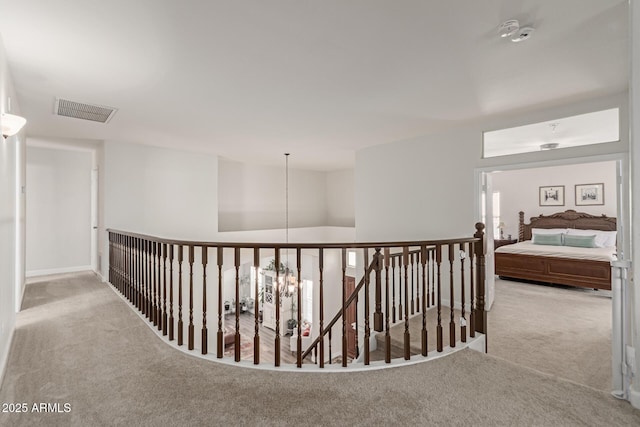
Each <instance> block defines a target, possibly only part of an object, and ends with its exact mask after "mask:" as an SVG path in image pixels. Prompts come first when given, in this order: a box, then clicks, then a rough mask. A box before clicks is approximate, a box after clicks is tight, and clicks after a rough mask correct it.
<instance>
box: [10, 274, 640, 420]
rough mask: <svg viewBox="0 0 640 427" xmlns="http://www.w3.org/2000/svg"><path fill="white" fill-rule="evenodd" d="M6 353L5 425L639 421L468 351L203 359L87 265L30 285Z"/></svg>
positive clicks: (614, 405) (575, 389)
mask: <svg viewBox="0 0 640 427" xmlns="http://www.w3.org/2000/svg"><path fill="white" fill-rule="evenodd" d="M9 358H10V360H9V364H8V367H7V372H6V375H5V378H4V381H3V383H2V388H1V389H0V402H1V403H3V404H4V403H7V404H8V403H22V402H24V403H26V404H27V407H28V411H27V412H26V413H4V412H3V413H0V424H1V425H7V426H8V425H11V426H23V425H47V426H56V425H60V426H63V425H74V426H103V425H105V426H109V425H127V426H129V425H136V426H160V425H225V426H235V425H249V426H253V425H300V424H305V425H309V424H311V425H394V426H395V425H402V426H405V425H425V424H436V425H482V426H495V425H504V426H507V425H509V426H513V425H549V426H551V425H553V426H556V425H593V426H600V425H608V426H613V425H616V426H617V425H620V426H623V425H640V411H638V410H635V409H633V408H632V407H631V406H630V405H629V404H628V403H626V402H622V401H617V400H615V399H614V398H613V397H611V396H610V395H609V394H607V393H605V392H602V391H598V390H595V389H593V388H589V387H583V386H580V385H577V384H575V383H572V382H568V381H564V380H560V379H557V378H554V377H552V376H549V375H545V374H542V373H539V372H537V371H534V370H530V369H527V368H522V367H520V366H517V365H515V364H512V363H510V362H506V361H502V360H499V359H497V358H494V357H491V356H488V355H484V354H481V353H477V352H473V351H470V350H463V351H459V352H457V353H455V354H453V355H451V356H449V357H445V358H441V359H437V360H433V361H431V362H427V363H418V364H414V365H411V366H405V367H398V368H391V369H384V370H376V371H370V372H350V373H325V374H318V373H290V372H273V371H262V370H256V369H246V368H240V367H233V366H227V365H222V364H218V363H215V362H209V361H205V360H201V359H198V358H196V357H192V356H189V355H185V354H183V353H182V352H180V351H177V350H175V349H174V348H172V347H170V346H168V345H166V344H165V343H164V342H163V341H162V340H161V339H159V338H158V337H157V336H156V335H155V334H154V333H153V332H152V331H151V330H150V328H148V327H147V326H146V325H145V324H144V323H143V321H142V320H141V319H140V318H139V317H138V316H137V315H136V314H135V313H134V312H133V311H132V310H131V308H129V307H128V306H127V305H126V303H125V302H124V301H123V300H122V299H121V298H119V297H118V296H117V295H116V294H115V293H114V292H113V290H112V289H109V285H106V284H103V283H100V282H99V281H98V280H97V279H96V278H95V277H94V276H93V275H92V274H88V273H84V274H78V275H74V276H68V277H62V278H57V279H55V280H44V281H41V282H39V283H32V284H29V285H28V286H27V290H26V295H25V302H24V310H23V311H22V312H21V313H20V314H19V315H18V324H17V329H16V333H15V336H14V340H13V344H12V348H11V353H10V357H9ZM34 403H36V404H39V403H45V404H47V403H48V404H50V405H49V406H48V408H49V409H54V408H56V409H57V410H59V411H60V412H53V413H52V412H44V413H43V412H35V411H34V410H33V408H34V406H33V404H34ZM56 404H57V405H56ZM65 404H68V405H67V406H65ZM41 407H42V406H40V405H36V408H41ZM44 407H47V405H45V406H44ZM67 408H69V411H68V412H65V410H66V409H67Z"/></svg>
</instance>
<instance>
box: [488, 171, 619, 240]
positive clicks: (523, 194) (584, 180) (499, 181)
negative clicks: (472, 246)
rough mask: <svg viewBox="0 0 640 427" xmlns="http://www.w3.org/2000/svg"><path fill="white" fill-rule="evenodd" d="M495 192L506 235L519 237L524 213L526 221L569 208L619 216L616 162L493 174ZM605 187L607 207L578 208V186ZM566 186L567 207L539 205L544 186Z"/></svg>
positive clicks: (565, 205) (605, 203) (594, 213)
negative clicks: (519, 226)
mask: <svg viewBox="0 0 640 427" xmlns="http://www.w3.org/2000/svg"><path fill="white" fill-rule="evenodd" d="M492 178H493V191H497V192H499V193H500V211H501V215H500V217H501V220H502V221H503V222H504V223H505V229H504V234H505V236H507V235H508V234H511V235H512V236H514V237H515V238H517V236H518V212H520V211H523V212H524V214H525V222H527V223H528V222H529V218H531V217H533V216H538V215H549V214H552V213H555V212H561V211H564V210H567V209H573V210H576V211H578V212H586V213H589V214H592V215H602V214H604V215H607V216H611V217H616V216H617V214H618V212H617V195H616V165H615V162H613V161H609V162H596V163H587V164H580V165H563V166H552V167H545V168H532V169H521V170H508V171H502V172H494V173H493V175H492ZM593 183H603V184H604V205H597V206H576V204H575V185H577V184H593ZM560 185H564V191H565V194H564V196H565V203H564V206H539V200H538V192H539V187H541V186H560Z"/></svg>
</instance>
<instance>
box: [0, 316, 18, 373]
mask: <svg viewBox="0 0 640 427" xmlns="http://www.w3.org/2000/svg"><path fill="white" fill-rule="evenodd" d="M15 330H16V328H15V325H14V326H13V328H11V332H9V340H8V341H7V347H6V350H5V351H4V354H2V355H0V384H3V383H4V374H5V373H6V371H7V363H8V362H9V351H11V344H12V343H13V335H14V332H15Z"/></svg>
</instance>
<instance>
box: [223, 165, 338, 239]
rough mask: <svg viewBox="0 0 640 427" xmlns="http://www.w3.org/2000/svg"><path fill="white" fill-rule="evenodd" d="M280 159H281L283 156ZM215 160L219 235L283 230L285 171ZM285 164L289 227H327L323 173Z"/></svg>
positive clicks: (280, 168) (324, 178) (276, 168)
mask: <svg viewBox="0 0 640 427" xmlns="http://www.w3.org/2000/svg"><path fill="white" fill-rule="evenodd" d="M283 157H284V156H283ZM282 160H283V163H282V166H281V167H280V166H264V165H255V164H248V163H241V162H235V161H231V160H226V159H222V158H220V159H219V174H218V210H219V223H218V229H219V231H246V230H263V229H274V228H284V225H285V205H286V203H285V201H286V200H285V183H286V180H285V167H284V158H283V159H282ZM292 163H293V162H292V160H291V159H290V161H289V227H315V226H325V225H327V186H326V177H325V173H324V172H318V171H308V170H301V169H296V168H295V166H294V164H292Z"/></svg>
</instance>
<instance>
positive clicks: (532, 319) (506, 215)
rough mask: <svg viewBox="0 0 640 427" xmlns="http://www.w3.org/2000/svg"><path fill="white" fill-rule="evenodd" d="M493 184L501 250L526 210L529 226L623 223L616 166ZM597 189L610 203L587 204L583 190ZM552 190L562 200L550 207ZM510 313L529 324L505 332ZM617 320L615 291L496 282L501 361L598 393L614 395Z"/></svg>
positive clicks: (517, 173)
mask: <svg viewBox="0 0 640 427" xmlns="http://www.w3.org/2000/svg"><path fill="white" fill-rule="evenodd" d="M491 181H492V186H493V192H494V194H496V193H497V194H499V196H497V197H495V196H494V200H499V202H498V203H496V205H498V204H499V206H497V209H496V210H499V214H498V213H497V212H496V213H495V214H494V223H497V224H499V225H502V235H503V237H502V239H500V231H499V228H497V229H496V230H495V234H496V239H498V241H499V243H498V242H496V244H495V245H496V246H499V245H510V244H512V243H513V242H514V241H515V240H517V239H518V234H519V233H518V231H519V230H518V222H519V212H520V211H523V212H524V222H525V223H526V224H528V223H529V222H530V218H531V217H537V216H539V215H544V216H548V215H552V214H555V213H557V212H564V211H566V210H570V209H571V210H575V211H577V212H584V213H587V214H591V215H595V216H600V215H606V216H607V217H612V218H616V217H617V209H618V196H617V194H616V162H615V161H613V160H608V161H600V162H594V163H582V164H567V165H561V166H549V167H539V168H531V169H518V170H509V171H502V172H494V173H492V174H491ZM593 183H597V184H602V186H598V189H602V190H603V194H601V196H603V197H601V198H599V199H598V200H597V201H595V202H593V203H591V204H588V205H585V203H589V202H582V201H581V200H580V199H581V197H580V194H581V193H580V190H581V189H583V185H584V184H593ZM548 187H554V188H556V189H559V191H560V194H561V197H560V200H553V201H552V202H545V200H544V197H540V194H541V192H543V193H542V194H544V190H545V189H546V188H548ZM576 193H577V194H576ZM596 203H597V204H596ZM601 203H602V204H601ZM549 204H552V205H553V206H548V205H549ZM545 205H546V206H545ZM494 207H495V206H494ZM509 236H511V238H509ZM540 247H546V248H548V247H549V246H543V245H540ZM509 309H513V310H519V311H521V313H522V314H521V316H520V319H521V320H522V322H516V323H510V324H509V325H508V327H507V326H506V325H501V318H502V317H503V316H505V317H506V314H507V312H508V310H509ZM611 317H612V300H611V291H608V290H597V291H596V290H593V289H590V288H589V289H587V288H579V287H573V286H563V285H550V284H547V285H545V284H540V283H535V282H530V281H523V280H518V279H510V278H507V277H500V278H499V277H498V276H496V283H495V302H494V304H493V307H492V310H491V317H490V319H491V322H492V330H493V331H494V335H493V343H494V345H493V350H494V354H496V355H498V356H499V357H503V358H505V359H508V360H511V361H514V362H518V363H522V364H524V365H526V366H529V367H532V368H534V369H537V370H540V371H543V372H546V373H549V374H552V375H558V376H561V377H565V378H569V379H571V380H573V381H576V382H579V383H582V384H586V385H589V386H591V387H594V388H598V389H603V390H605V389H610V384H611ZM524 336H527V339H524V338H523V337H524ZM496 352H497V353H496Z"/></svg>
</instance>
